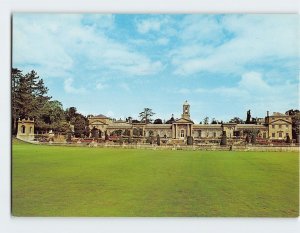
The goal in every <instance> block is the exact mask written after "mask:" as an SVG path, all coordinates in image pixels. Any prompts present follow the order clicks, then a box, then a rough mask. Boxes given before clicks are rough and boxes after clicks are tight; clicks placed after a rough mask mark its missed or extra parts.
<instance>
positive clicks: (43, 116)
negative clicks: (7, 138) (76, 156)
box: [11, 68, 300, 139]
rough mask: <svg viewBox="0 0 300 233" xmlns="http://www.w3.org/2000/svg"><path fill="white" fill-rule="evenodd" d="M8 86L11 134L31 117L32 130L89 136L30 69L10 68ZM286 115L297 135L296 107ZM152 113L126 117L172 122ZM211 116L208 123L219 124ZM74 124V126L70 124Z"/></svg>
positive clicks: (299, 116)
mask: <svg viewBox="0 0 300 233" xmlns="http://www.w3.org/2000/svg"><path fill="white" fill-rule="evenodd" d="M11 77H12V80H11V86H12V95H11V100H12V134H13V135H15V134H16V133H17V121H18V119H19V118H20V119H24V118H32V119H34V120H35V130H36V132H45V131H49V130H53V131H54V132H55V133H68V132H70V131H71V130H72V131H74V134H75V136H76V137H81V136H89V134H90V129H89V127H88V119H87V117H86V116H84V115H82V114H81V113H79V112H77V109H76V108H75V107H70V108H66V109H63V105H62V103H61V102H59V101H58V100H52V97H51V96H48V88H47V87H46V86H45V84H44V81H43V79H42V78H40V77H39V76H38V74H37V73H36V72H35V71H34V70H32V71H30V72H29V73H26V74H23V72H22V71H21V70H19V69H17V68H12V71H11ZM286 114H287V115H290V116H291V117H292V137H293V138H294V139H295V138H298V137H299V124H300V112H299V110H297V109H295V110H294V109H290V110H288V111H286ZM154 115H155V113H154V112H153V111H152V109H150V108H144V110H143V111H142V112H140V113H139V118H140V120H132V117H128V118H127V119H126V120H127V121H129V122H132V123H153V124H163V123H165V124H172V123H173V122H174V121H175V119H174V117H173V116H172V117H171V118H170V119H169V120H167V121H162V120H161V119H159V118H158V119H155V120H154V121H153V120H152V117H153V116H154ZM229 122H230V123H238V124H245V123H246V124H249V123H256V119H255V118H251V114H250V110H249V111H247V119H246V121H244V120H242V119H240V118H239V117H234V118H232V119H231V120H230V121H229ZM203 123H204V124H208V123H209V118H208V117H205V118H204V120H203ZM220 123H223V122H222V121H218V120H216V119H215V118H212V120H211V124H220ZM200 124H202V122H200ZM71 126H74V129H72V128H71Z"/></svg>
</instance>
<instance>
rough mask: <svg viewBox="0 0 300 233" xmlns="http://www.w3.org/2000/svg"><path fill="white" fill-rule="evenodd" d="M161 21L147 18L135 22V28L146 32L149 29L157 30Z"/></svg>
mask: <svg viewBox="0 0 300 233" xmlns="http://www.w3.org/2000/svg"><path fill="white" fill-rule="evenodd" d="M162 23H163V21H161V20H159V19H154V18H153V19H147V20H141V21H138V22H137V25H136V26H137V30H138V32H139V33H142V34H144V33H148V32H150V31H159V30H160V28H161V25H162Z"/></svg>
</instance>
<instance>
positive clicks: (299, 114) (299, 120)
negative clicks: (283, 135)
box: [285, 109, 300, 142]
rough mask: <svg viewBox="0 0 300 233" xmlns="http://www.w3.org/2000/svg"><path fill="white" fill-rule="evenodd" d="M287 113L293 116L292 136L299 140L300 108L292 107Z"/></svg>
mask: <svg viewBox="0 0 300 233" xmlns="http://www.w3.org/2000/svg"><path fill="white" fill-rule="evenodd" d="M285 114H287V115H289V116H291V118H292V138H293V139H296V141H297V142H299V134H300V133H299V126H300V111H299V110H298V109H295V110H294V109H290V110H288V111H286V113H285Z"/></svg>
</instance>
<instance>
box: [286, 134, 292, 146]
mask: <svg viewBox="0 0 300 233" xmlns="http://www.w3.org/2000/svg"><path fill="white" fill-rule="evenodd" d="M285 142H286V143H288V144H290V143H291V138H290V136H289V135H287V136H286V140H285Z"/></svg>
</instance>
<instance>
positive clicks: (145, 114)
mask: <svg viewBox="0 0 300 233" xmlns="http://www.w3.org/2000/svg"><path fill="white" fill-rule="evenodd" d="M154 114H155V113H154V112H152V109H151V108H144V111H142V112H140V114H139V117H140V118H141V122H144V123H146V124H148V123H150V122H151V121H152V120H151V117H152V116H153V115H154Z"/></svg>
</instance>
